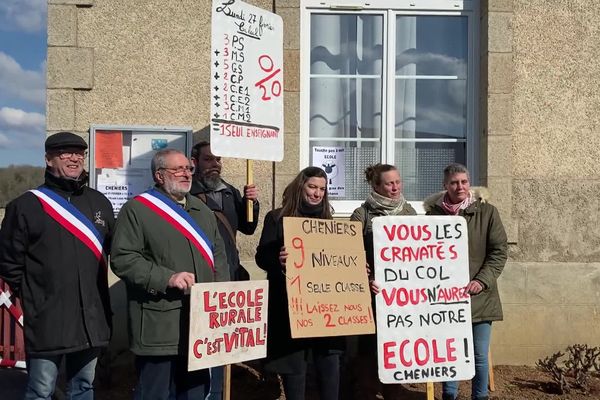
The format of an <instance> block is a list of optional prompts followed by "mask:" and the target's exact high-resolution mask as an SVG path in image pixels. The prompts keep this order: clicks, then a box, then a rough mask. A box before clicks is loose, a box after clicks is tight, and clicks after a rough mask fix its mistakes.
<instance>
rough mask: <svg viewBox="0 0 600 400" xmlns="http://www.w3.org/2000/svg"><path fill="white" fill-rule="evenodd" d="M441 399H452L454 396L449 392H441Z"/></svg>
mask: <svg viewBox="0 0 600 400" xmlns="http://www.w3.org/2000/svg"><path fill="white" fill-rule="evenodd" d="M442 400H454V396H452V395H451V394H442Z"/></svg>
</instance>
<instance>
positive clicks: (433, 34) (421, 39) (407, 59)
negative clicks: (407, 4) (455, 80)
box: [396, 15, 468, 78]
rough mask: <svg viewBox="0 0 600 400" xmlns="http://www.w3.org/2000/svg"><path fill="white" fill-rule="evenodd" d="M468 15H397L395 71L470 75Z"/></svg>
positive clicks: (400, 72)
mask: <svg viewBox="0 0 600 400" xmlns="http://www.w3.org/2000/svg"><path fill="white" fill-rule="evenodd" d="M467 34H468V24H467V17H460V16H442V15H439V16H438V15H435V16H412V17H411V16H398V17H397V18H396V74H397V75H448V76H458V77H459V78H465V77H466V76H467V53H468V42H467Z"/></svg>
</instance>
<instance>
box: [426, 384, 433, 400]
mask: <svg viewBox="0 0 600 400" xmlns="http://www.w3.org/2000/svg"><path fill="white" fill-rule="evenodd" d="M434 394H435V393H434V387H433V382H427V400H435V397H434Z"/></svg>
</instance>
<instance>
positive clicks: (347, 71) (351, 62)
mask: <svg viewBox="0 0 600 400" xmlns="http://www.w3.org/2000/svg"><path fill="white" fill-rule="evenodd" d="M310 38H311V39H310V73H311V74H342V75H381V66H382V58H383V47H382V43H383V17H382V16H381V15H362V16H360V15H358V14H343V15H339V14H312V15H311V19H310Z"/></svg>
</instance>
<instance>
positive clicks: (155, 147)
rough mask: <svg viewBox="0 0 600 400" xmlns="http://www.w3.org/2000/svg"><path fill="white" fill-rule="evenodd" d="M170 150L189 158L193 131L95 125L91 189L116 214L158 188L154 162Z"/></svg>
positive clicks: (92, 136)
mask: <svg viewBox="0 0 600 400" xmlns="http://www.w3.org/2000/svg"><path fill="white" fill-rule="evenodd" d="M166 148H171V149H176V150H179V151H181V152H183V153H184V154H185V155H186V156H187V157H188V158H189V156H190V153H191V150H192V128H191V127H166V126H118V125H91V126H90V143H89V149H90V159H89V171H90V186H91V187H92V188H94V189H96V190H98V191H100V192H101V193H103V194H104V195H105V196H106V197H107V198H108V199H109V200H110V202H111V203H112V206H113V210H114V212H115V215H116V214H118V212H119V210H120V209H121V207H122V206H123V204H125V202H126V201H127V200H129V199H131V198H132V197H133V196H136V195H138V194H140V193H142V192H144V191H146V190H147V189H149V188H151V187H153V186H154V181H153V179H152V173H151V171H150V162H151V160H152V157H153V156H154V154H155V153H156V152H157V151H159V150H162V149H166Z"/></svg>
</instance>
